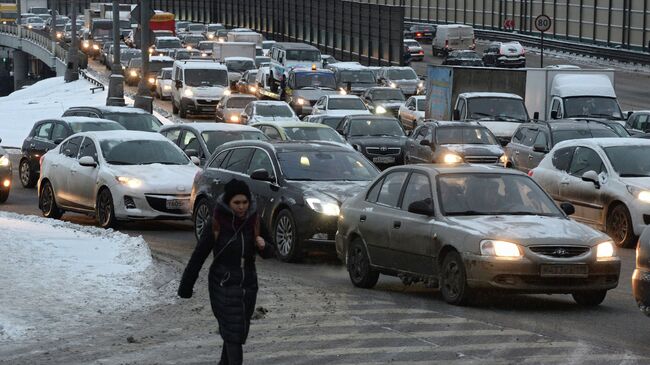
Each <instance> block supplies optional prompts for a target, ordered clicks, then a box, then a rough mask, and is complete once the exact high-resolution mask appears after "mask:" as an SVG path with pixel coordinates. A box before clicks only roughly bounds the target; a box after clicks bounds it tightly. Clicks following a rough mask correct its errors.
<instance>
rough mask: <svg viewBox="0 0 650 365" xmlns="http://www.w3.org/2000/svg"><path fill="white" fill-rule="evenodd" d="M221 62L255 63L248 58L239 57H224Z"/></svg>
mask: <svg viewBox="0 0 650 365" xmlns="http://www.w3.org/2000/svg"><path fill="white" fill-rule="evenodd" d="M223 60H224V62H228V61H253V62H255V60H253V59H252V58H250V57H239V56H233V57H224V59H223Z"/></svg>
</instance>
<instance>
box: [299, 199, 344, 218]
mask: <svg viewBox="0 0 650 365" xmlns="http://www.w3.org/2000/svg"><path fill="white" fill-rule="evenodd" d="M305 201H306V202H307V205H309V207H310V208H311V209H313V210H314V211H316V212H318V213H322V214H325V215H330V216H338V215H339V213H340V212H341V210H340V208H339V205H338V203H335V202H325V201H322V200H320V199H318V198H307V199H305Z"/></svg>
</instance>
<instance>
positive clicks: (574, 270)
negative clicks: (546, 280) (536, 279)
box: [540, 264, 589, 278]
mask: <svg viewBox="0 0 650 365" xmlns="http://www.w3.org/2000/svg"><path fill="white" fill-rule="evenodd" d="M540 276H542V277H574V278H585V277H587V276H589V267H588V266H587V265H584V264H574V265H571V264H566V265H541V267H540Z"/></svg>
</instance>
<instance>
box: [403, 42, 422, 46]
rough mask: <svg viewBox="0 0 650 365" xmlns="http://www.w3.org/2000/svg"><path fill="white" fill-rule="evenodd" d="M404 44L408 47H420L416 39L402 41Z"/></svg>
mask: <svg viewBox="0 0 650 365" xmlns="http://www.w3.org/2000/svg"><path fill="white" fill-rule="evenodd" d="M404 44H405V45H407V46H409V47H420V43H418V42H416V41H404Z"/></svg>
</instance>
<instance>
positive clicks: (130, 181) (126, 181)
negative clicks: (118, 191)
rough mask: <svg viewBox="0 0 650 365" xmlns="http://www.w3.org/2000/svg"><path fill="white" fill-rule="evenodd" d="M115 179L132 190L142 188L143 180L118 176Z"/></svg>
mask: <svg viewBox="0 0 650 365" xmlns="http://www.w3.org/2000/svg"><path fill="white" fill-rule="evenodd" d="M115 179H116V180H117V181H118V182H119V183H120V184H122V185H125V186H128V187H130V188H131V189H137V188H139V187H140V186H142V180H140V179H136V178H134V177H127V176H116V177H115Z"/></svg>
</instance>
